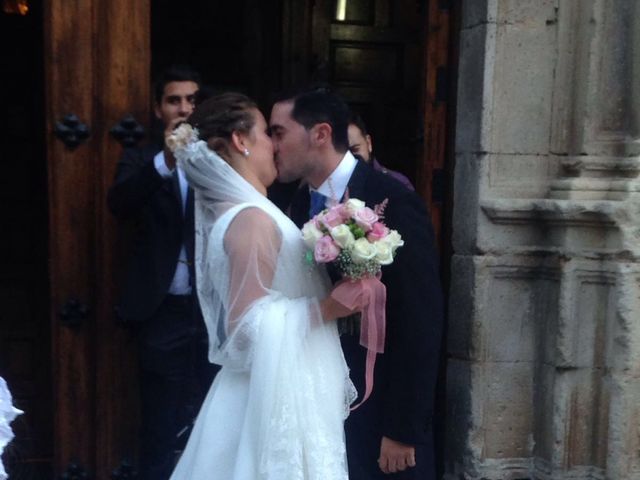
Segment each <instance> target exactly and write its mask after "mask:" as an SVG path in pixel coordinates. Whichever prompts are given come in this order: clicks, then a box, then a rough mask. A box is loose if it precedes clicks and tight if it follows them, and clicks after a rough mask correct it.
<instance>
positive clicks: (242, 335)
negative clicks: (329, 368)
mask: <svg viewBox="0 0 640 480" xmlns="http://www.w3.org/2000/svg"><path fill="white" fill-rule="evenodd" d="M233 213H234V212H233V211H232V212H229V214H230V215H232V216H233ZM223 247H224V252H225V255H226V257H227V272H228V278H229V280H228V289H226V290H227V291H226V292H225V293H226V295H225V298H223V299H222V302H223V305H224V311H225V312H226V313H225V318H224V336H225V342H224V344H223V346H222V348H221V355H219V356H217V357H216V362H217V363H221V364H223V365H227V366H229V367H232V368H235V369H249V368H250V364H251V361H252V358H253V351H254V344H255V341H256V335H257V334H258V332H259V328H260V321H262V318H263V315H264V312H265V311H266V310H268V309H270V308H272V307H273V304H274V303H276V304H277V303H279V304H283V305H284V304H287V305H289V307H292V304H295V305H296V307H298V308H299V309H300V315H298V317H297V321H296V325H295V327H296V331H297V335H299V336H300V338H302V337H304V336H305V335H306V332H307V330H308V328H309V327H310V326H312V325H318V324H320V323H321V314H320V308H319V303H318V299H317V298H316V297H299V298H287V297H286V296H285V295H283V293H282V292H281V291H279V290H277V289H274V287H273V280H274V276H275V275H276V269H277V265H278V256H279V253H280V249H281V247H282V234H281V232H280V229H279V228H278V226H277V225H276V223H275V222H274V220H273V219H272V218H271V217H270V216H269V215H268V214H267V213H266V212H265V211H263V210H261V209H260V208H258V207H253V206H246V207H245V208H242V209H241V210H240V211H239V212H238V213H236V214H235V216H233V219H232V220H230V223H229V225H228V227H227V229H226V232H225V234H224V237H223ZM292 281H294V279H292ZM299 341H300V340H298V342H299Z"/></svg>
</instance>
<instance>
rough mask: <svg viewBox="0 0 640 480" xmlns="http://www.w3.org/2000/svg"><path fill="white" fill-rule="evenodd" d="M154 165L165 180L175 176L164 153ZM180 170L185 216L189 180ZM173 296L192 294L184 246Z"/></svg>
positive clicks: (173, 285)
mask: <svg viewBox="0 0 640 480" xmlns="http://www.w3.org/2000/svg"><path fill="white" fill-rule="evenodd" d="M153 165H154V166H155V167H156V171H157V172H158V173H159V174H160V176H161V177H163V178H170V177H171V176H172V175H173V172H174V170H169V168H168V167H167V164H166V162H165V161H164V151H162V150H160V152H159V153H158V154H157V155H156V156H155V157H153ZM176 168H177V169H178V181H179V183H180V200H181V201H182V214H183V215H184V214H185V211H186V208H187V188H188V186H189V185H188V183H187V179H186V178H185V176H184V172H183V171H182V169H181V168H179V167H176ZM168 293H170V294H172V295H189V294H190V293H191V286H190V285H189V267H188V266H187V249H186V248H185V246H184V245H182V248H181V249H180V256H179V257H178V263H177V265H176V272H175V273H174V274H173V280H172V281H171V285H170V286H169V292H168Z"/></svg>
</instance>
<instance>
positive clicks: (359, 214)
mask: <svg viewBox="0 0 640 480" xmlns="http://www.w3.org/2000/svg"><path fill="white" fill-rule="evenodd" d="M353 219H354V220H355V221H356V224H357V225H358V226H359V227H361V228H362V229H363V230H364V231H365V232H368V231H369V230H371V228H372V227H373V224H374V223H376V222H377V221H378V215H376V212H374V211H373V210H371V209H370V208H369V207H364V208H360V209H359V210H356V211H355V213H354V214H353Z"/></svg>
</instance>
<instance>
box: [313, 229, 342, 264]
mask: <svg viewBox="0 0 640 480" xmlns="http://www.w3.org/2000/svg"><path fill="white" fill-rule="evenodd" d="M339 253H340V248H339V247H338V245H336V243H335V242H334V241H333V239H332V238H331V237H330V236H329V235H325V236H324V237H322V238H321V239H320V240H318V241H317V242H316V247H315V248H314V251H313V257H314V258H315V259H316V262H318V263H329V262H333V261H334V260H335V259H336V258H338V254H339Z"/></svg>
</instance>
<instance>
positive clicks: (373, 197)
mask: <svg viewBox="0 0 640 480" xmlns="http://www.w3.org/2000/svg"><path fill="white" fill-rule="evenodd" d="M348 189H349V190H348V193H349V197H350V198H358V199H360V200H363V201H364V202H365V203H366V204H367V206H369V207H373V206H374V205H376V204H379V203H381V202H382V201H383V200H384V199H388V200H389V203H388V206H387V208H386V210H385V223H386V224H387V226H388V227H389V228H392V229H395V230H397V231H398V232H399V233H400V235H402V237H403V239H404V241H405V245H404V246H403V247H401V248H399V249H398V251H397V255H396V258H395V260H394V262H393V264H392V265H389V266H386V267H383V268H382V281H383V283H384V284H385V285H386V287H387V332H386V342H385V352H384V354H382V355H378V357H377V361H376V366H375V385H374V390H373V393H372V394H371V397H369V399H368V400H367V401H366V402H365V403H364V405H362V406H361V407H360V408H358V409H357V410H355V411H354V412H352V413H351V415H350V416H349V417H348V418H347V421H346V423H345V430H346V436H347V456H348V462H349V478H350V480H365V479H366V480H368V479H371V478H386V479H390V478H393V479H401V478H402V479H416V480H417V479H420V480H432V479H435V471H434V459H433V435H432V417H433V406H434V391H435V384H436V377H437V373H438V356H439V349H440V342H441V334H442V323H443V300H442V291H441V287H440V280H439V273H438V257H437V254H436V250H435V244H434V234H433V229H432V227H431V221H430V219H429V216H428V214H427V211H426V208H425V206H424V203H423V201H422V199H421V198H420V197H419V196H418V195H417V194H415V193H414V192H412V191H409V190H408V189H407V188H405V187H404V186H403V185H402V184H401V183H399V182H398V181H396V180H395V179H393V178H391V177H389V176H387V175H385V174H384V173H381V172H378V171H375V170H374V169H372V168H371V167H370V166H369V165H367V164H365V163H364V162H361V161H359V162H358V165H357V167H356V169H355V170H354V172H353V175H352V176H351V179H350V181H349V184H348ZM290 211H291V217H292V219H293V220H294V222H295V223H296V224H297V225H299V226H301V225H302V224H303V223H304V222H305V221H307V220H308V217H309V191H308V188H307V187H302V188H300V189H299V190H298V191H297V192H296V195H295V196H294V199H293V202H292V204H291V210H290ZM340 338H341V342H342V347H343V350H344V353H345V358H346V360H347V363H348V365H349V368H350V370H351V378H352V380H353V381H354V384H355V385H356V388H357V389H358V392H359V393H360V395H362V392H364V376H365V356H366V350H365V349H364V348H363V347H361V346H360V345H359V334H355V335H351V334H343V335H342V336H341V337H340ZM382 436H387V437H389V438H391V439H393V440H397V441H400V442H403V443H407V444H412V445H415V446H416V457H417V464H418V465H417V467H415V468H412V469H408V470H407V471H405V472H403V473H398V474H394V475H385V474H383V473H382V472H381V471H380V470H379V468H378V464H377V459H378V456H379V453H380V440H381V437H382Z"/></svg>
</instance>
